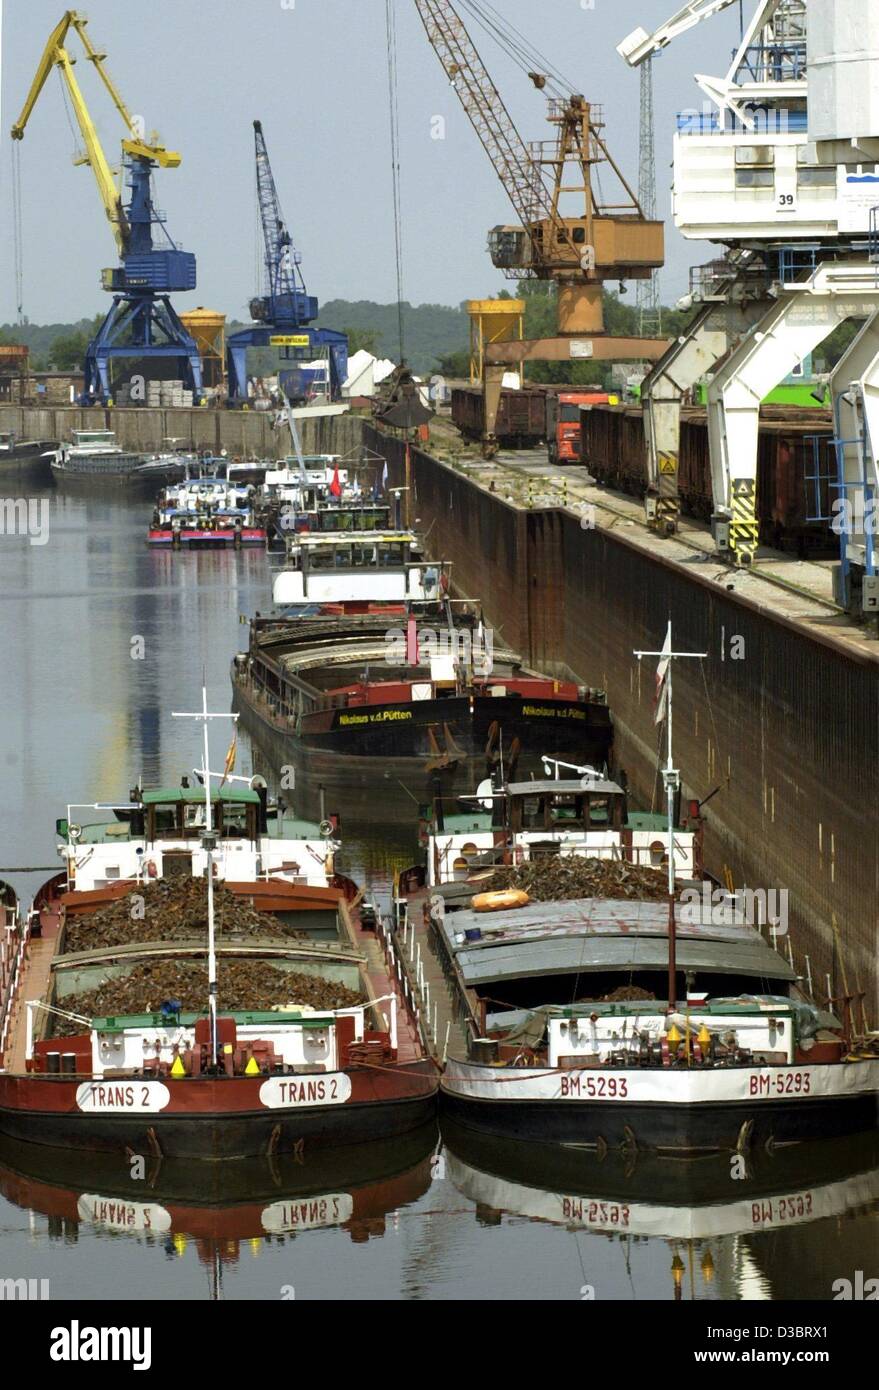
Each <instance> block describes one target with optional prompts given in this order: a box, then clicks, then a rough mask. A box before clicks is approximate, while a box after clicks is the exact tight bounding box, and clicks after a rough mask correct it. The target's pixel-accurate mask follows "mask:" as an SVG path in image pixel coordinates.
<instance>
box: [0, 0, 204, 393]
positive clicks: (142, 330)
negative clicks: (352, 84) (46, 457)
mask: <svg viewBox="0 0 879 1390" xmlns="http://www.w3.org/2000/svg"><path fill="white" fill-rule="evenodd" d="M87 22H88V21H87V18H86V16H85V15H83V14H80V13H78V12H77V11H76V10H66V11H65V13H64V15H63V16H62V18H61V20H60V21H59V23H58V24H57V25H56V26H55V28H54V29H53V30H52V32H51V34H50V35H49V38H48V40H47V41H46V46H45V48H44V49H43V54H42V57H41V58H40V61H39V63H38V65H37V70H36V73H35V75H34V79H33V81H32V82H31V86H30V90H29V92H28V94H27V98H26V100H25V103H24V106H23V107H22V109H21V113H20V115H19V117H18V120H17V121H16V122H15V124H14V125H13V127H12V132H11V134H12V138H13V140H22V139H23V138H24V133H25V129H26V127H27V123H28V121H29V120H30V117H31V114H32V112H33V109H34V106H35V105H36V102H37V99H38V97H39V95H40V93H41V92H42V90H43V88H44V86H45V84H46V79H47V78H48V76H49V74H50V73H51V71H52V69H53V68H57V70H58V72H59V73H60V76H61V79H62V82H63V84H64V87H65V89H66V91H67V93H68V95H69V98H70V103H71V106H72V108H73V113H74V116H75V118H76V122H77V125H78V127H79V131H80V134H81V136H82V140H83V144H84V146H85V152H84V154H83V155H82V156H80V157H78V158H77V159H76V161H75V162H76V163H77V164H88V165H89V167H90V168H91V170H92V173H93V175H94V178H95V182H96V183H97V186H98V192H99V194H100V198H101V202H102V204H103V207H104V212H105V214H106V217H107V220H108V222H109V223H110V227H111V229H112V231H113V237H114V239H115V242H116V249H117V251H118V253H119V260H120V264H119V265H118V266H115V267H112V268H111V269H108V270H104V271H103V272H102V277H101V280H102V284H103V287H104V289H105V290H109V291H110V292H111V293H112V294H113V296H114V299H113V307H112V308H111V309H110V311H109V313H108V314H107V316H106V318H105V320H104V322H103V324H102V325H101V328H100V329H99V331H98V334H97V336H96V337H95V339H94V340H93V341H92V342H91V343H90V344H89V347H88V351H87V354H86V362H85V390H84V399H86V400H100V401H102V402H103V403H110V401H111V400H112V395H111V392H112V380H111V365H112V363H113V361H114V360H115V359H120V358H137V359H155V358H159V359H171V360H172V362H173V364H174V369H175V375H176V376H178V377H182V379H183V380H185V381H187V382H188V384H189V385H190V386H191V387H192V389H193V391H194V393H195V395H196V398H200V397H201V389H202V385H201V363H200V360H199V356H198V348H197V346H196V343H195V340H194V339H193V338H192V337H191V336H190V334H189V333H187V331H186V329H185V328H184V327H183V324H182V323H181V321H180V319H179V318H178V316H177V314H176V312H175V310H174V308H173V306H172V305H171V302H170V300H169V298H168V295H169V294H170V293H171V292H173V291H180V290H192V289H194V288H195V282H196V271H195V256H194V255H193V254H192V252H190V251H182V250H180V249H179V248H178V247H177V246H176V245H175V244H174V243H173V242H172V241H171V239H170V237H169V236H168V233H167V231H166V230H165V224H164V220H163V218H162V216H161V215H160V214H159V213H158V212H157V210H156V208H155V205H154V203H153V198H152V171H153V169H155V168H161V169H176V168H177V167H178V166H179V164H180V155H179V154H178V153H177V152H176V151H175V150H169V149H167V148H166V147H165V146H164V145H163V144H161V143H160V141H159V139H158V136H157V135H156V134H155V133H153V135H152V136H151V137H150V139H149V140H147V139H146V138H145V132H144V130H143V129H142V128H141V122H140V121H139V119H138V118H137V117H136V116H133V115H132V113H131V112H130V110H129V109H128V106H127V105H126V104H125V102H124V101H123V99H122V96H121V94H120V92H119V89H118V87H117V86H116V84H115V82H114V81H113V80H112V78H111V77H110V74H109V72H108V71H107V68H106V66H105V62H106V57H107V55H106V53H101V52H100V51H99V50H98V49H96V48H95V46H94V44H93V43H92V42H91V39H90V38H89V35H88V33H87V32H86V24H87ZM71 30H72V31H73V32H74V33H76V34H77V35H78V37H79V39H80V41H81V43H82V46H83V49H84V50H85V56H86V59H87V60H88V62H90V63H91V64H92V65H93V66H94V68H95V70H96V72H97V73H98V76H99V77H100V79H101V81H102V83H103V85H104V87H105V89H106V91H107V92H108V93H109V96H110V98H111V100H112V102H113V105H114V106H115V108H116V110H117V111H118V113H119V115H120V117H121V118H122V122H123V124H124V126H125V130H126V136H125V138H123V140H122V170H123V175H124V183H125V185H126V186H127V188H128V189H129V190H130V194H129V197H128V200H127V201H125V199H124V195H123V192H122V188H121V186H117V182H116V178H115V177H114V174H113V170H112V168H111V166H110V163H109V161H108V159H107V156H106V154H105V153H104V149H103V147H102V145H101V142H100V139H99V138H98V132H97V129H96V127H95V123H94V121H93V120H92V117H91V115H90V114H89V110H88V107H87V105H86V102H85V98H84V97H83V94H82V91H81V89H80V86H79V83H78V82H77V79H76V76H75V74H74V71H73V68H74V64H75V62H76V59H75V58H73V57H72V56H71V54H70V53H69V52H68V49H67V48H66V46H65V45H66V41H67V38H68V35H69V34H70V32H71ZM154 229H158V231H159V233H160V235H161V237H163V238H164V242H165V244H164V245H162V244H159V245H155V244H154V235H153V233H154Z"/></svg>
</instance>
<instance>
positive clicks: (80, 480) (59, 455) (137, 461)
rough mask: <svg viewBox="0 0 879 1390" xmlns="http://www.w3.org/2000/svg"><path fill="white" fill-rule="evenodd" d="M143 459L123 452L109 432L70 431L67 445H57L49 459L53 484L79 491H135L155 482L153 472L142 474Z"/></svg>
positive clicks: (141, 455)
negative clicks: (99, 489) (80, 489)
mask: <svg viewBox="0 0 879 1390" xmlns="http://www.w3.org/2000/svg"><path fill="white" fill-rule="evenodd" d="M146 462H147V456H146V455H145V454H141V453H135V452H134V451H132V450H129V449H123V448H122V446H121V445H120V444H118V443H117V440H116V435H115V433H114V432H113V431H112V430H73V431H72V433H71V440H70V443H64V444H59V445H58V447H57V449H55V451H54V452H53V453H51V454H50V456H49V463H50V467H51V470H52V476H53V478H54V479H55V481H56V483H59V484H60V483H63V484H65V485H67V484H70V485H78V486H81V487H86V488H88V487H92V488H95V487H104V486H107V487H127V488H132V487H137V488H142V489H144V490H145V489H147V488H149V487H151V486H154V485H155V483H156V481H158V479H157V477H156V472H155V469H150V470H149V471H145V464H146Z"/></svg>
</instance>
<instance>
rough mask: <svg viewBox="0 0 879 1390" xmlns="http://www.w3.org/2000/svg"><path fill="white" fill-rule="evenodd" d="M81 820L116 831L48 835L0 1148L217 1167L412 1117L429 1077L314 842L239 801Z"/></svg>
mask: <svg viewBox="0 0 879 1390" xmlns="http://www.w3.org/2000/svg"><path fill="white" fill-rule="evenodd" d="M94 809H100V810H101V811H104V812H107V811H110V810H112V811H113V812H114V814H115V816H116V818H115V819H114V820H111V821H101V822H96V823H95V824H92V825H81V824H75V823H74V822H73V820H72V818H71V812H72V810H73V808H68V815H67V817H66V818H64V819H63V820H62V821H59V823H58V833H59V836H60V844H59V852H60V854H61V855H62V858H63V860H64V864H65V869H64V872H63V873H62V874H60V875H57V876H56V877H55V878H54V879H53V880H51V881H50V882H49V883H47V884H46V885H44V888H43V889H42V890H41V892H40V894H39V895H38V897H37V899H36V900H35V904H34V908H33V910H32V912H31V913H30V914H29V916H28V919H27V922H26V924H25V926H24V928H23V930H22V934H21V951H20V953H19V968H18V970H17V973H16V979H15V985H14V988H13V990H12V991H11V994H10V996H9V997H8V999H7V1001H6V1008H5V1012H4V1017H3V1020H2V1026H3V1038H4V1050H3V1058H2V1061H3V1066H2V1070H0V1133H2V1134H4V1135H7V1136H8V1137H10V1138H12V1139H16V1140H24V1141H27V1142H29V1143H37V1144H44V1145H50V1146H63V1147H64V1148H65V1149H66V1150H68V1151H72V1150H86V1151H90V1152H91V1151H96V1152H104V1153H114V1154H123V1153H125V1152H126V1151H127V1152H134V1153H138V1154H143V1155H152V1156H153V1157H160V1158H169V1159H182V1160H186V1159H191V1158H199V1159H210V1160H224V1161H225V1160H229V1159H238V1158H247V1157H256V1156H259V1155H262V1156H267V1155H268V1156H274V1155H278V1154H283V1153H289V1152H291V1150H296V1149H297V1148H299V1149H301V1148H302V1147H303V1146H306V1147H307V1148H308V1149H309V1150H310V1149H311V1148H312V1147H315V1146H317V1147H322V1148H323V1147H326V1146H331V1147H335V1146H341V1145H354V1144H361V1143H364V1142H368V1141H372V1140H375V1139H382V1138H388V1137H391V1136H394V1135H402V1134H406V1133H408V1132H409V1131H410V1130H413V1129H416V1128H417V1127H418V1126H420V1125H421V1124H423V1123H424V1122H425V1121H427V1120H429V1119H430V1118H431V1116H432V1115H433V1113H434V1111H435V1105H436V1092H437V1071H436V1067H435V1064H434V1063H433V1062H432V1060H431V1059H430V1058H429V1056H428V1053H427V1050H426V1048H425V1046H424V1043H423V1039H422V1036H421V1033H420V1031H419V1025H418V1022H417V1019H416V1017H415V1016H414V1013H413V1010H412V1007H411V1005H410V1003H409V1002H408V1000H407V996H406V994H405V991H404V989H403V987H402V986H401V985H400V983H399V980H398V978H397V975H396V972H395V968H394V962H393V958H392V956H391V955H390V954H389V949H388V948H387V944H386V942H385V939H384V935H383V933H382V932H381V930H380V923H379V920H378V917H377V914H376V912H375V910H374V909H372V908H371V907H370V905H368V904H364V903H362V902H361V901H360V900H359V898H358V896H357V894H356V889H354V886H353V885H352V884H351V883H350V881H349V880H346V879H344V878H340V877H339V876H338V875H336V873H335V871H334V855H335V851H336V850H337V848H338V845H337V843H336V841H335V838H334V837H335V835H336V828H335V823H334V822H332V821H329V820H328V821H327V822H326V823H325V824H323V825H321V826H313V825H309V824H307V823H303V822H297V821H294V820H292V819H291V818H290V817H289V816H286V815H285V814H284V813H283V811H281V810H276V811H275V814H274V816H270V815H269V807H268V804H267V795H266V792H265V788H264V787H262V786H259V785H257V787H256V788H251V787H249V786H243V787H237V786H236V787H231V786H223V785H221V787H220V789H219V790H217V789H216V788H215V789H214V790H213V791H212V792H211V793H210V794H208V793H207V791H205V793H204V794H202V793H201V791H199V790H196V789H191V788H187V787H185V786H181V787H178V788H158V789H155V790H153V791H146V792H142V791H140V790H139V789H135V794H134V795H133V799H132V801H131V802H130V804H128V805H124V806H119V807H117V808H109V807H104V806H101V807H95V808H94ZM181 894H182V899H181V896H180V895H181ZM215 899H218V906H217V907H216V909H215ZM205 919H206V920H207V932H206V933H205V926H204V923H205ZM227 920H228V924H229V925H228V929H227V928H225V927H224V922H226V921H227ZM205 967H207V968H205ZM196 995H197V996H198V997H197V998H195V997H193V996H196ZM224 995H225V997H226V999H227V1000H228V999H230V998H231V999H232V1004H230V1005H225V1006H224ZM202 1000H203V1003H202Z"/></svg>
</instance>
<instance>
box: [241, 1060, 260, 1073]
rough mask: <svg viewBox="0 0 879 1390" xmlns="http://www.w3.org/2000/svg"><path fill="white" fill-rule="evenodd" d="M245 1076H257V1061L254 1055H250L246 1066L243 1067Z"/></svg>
mask: <svg viewBox="0 0 879 1390" xmlns="http://www.w3.org/2000/svg"><path fill="white" fill-rule="evenodd" d="M244 1075H245V1076H259V1062H258V1061H257V1060H256V1058H255V1057H251V1059H250V1061H249V1062H248V1063H247V1066H246V1067H245V1068H244Z"/></svg>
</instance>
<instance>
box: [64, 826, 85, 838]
mask: <svg viewBox="0 0 879 1390" xmlns="http://www.w3.org/2000/svg"><path fill="white" fill-rule="evenodd" d="M67 834H68V837H69V838H70V839H71V840H73V841H74V842H75V841H76V840H80V839H81V838H82V826H81V825H68V827H67Z"/></svg>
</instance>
